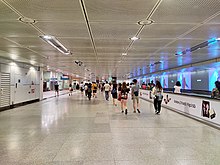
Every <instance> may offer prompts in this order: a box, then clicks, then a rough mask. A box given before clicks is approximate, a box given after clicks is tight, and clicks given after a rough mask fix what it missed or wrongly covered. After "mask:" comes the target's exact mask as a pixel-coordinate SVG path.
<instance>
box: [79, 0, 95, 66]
mask: <svg viewBox="0 0 220 165" xmlns="http://www.w3.org/2000/svg"><path fill="white" fill-rule="evenodd" d="M79 1H80V5H81V8H82V11H83V16H84V18H85V21H86V25H87V29H88V31H89V36H90V39H91V43H92V46H93V50H94V52H95V56H96V62H97V64H99V59H98V55H97V51H96V45H95V41H94V37H93V33H92V29H91V26H90V23H89V19H88V14H87V12H86V7H85V3H84V1H83V0H79Z"/></svg>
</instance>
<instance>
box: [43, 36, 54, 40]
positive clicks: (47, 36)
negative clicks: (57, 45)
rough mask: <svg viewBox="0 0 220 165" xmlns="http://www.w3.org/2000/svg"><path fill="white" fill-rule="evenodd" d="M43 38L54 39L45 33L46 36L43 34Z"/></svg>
mask: <svg viewBox="0 0 220 165" xmlns="http://www.w3.org/2000/svg"><path fill="white" fill-rule="evenodd" d="M43 38H44V39H46V40H50V39H52V36H48V35H45V36H43Z"/></svg>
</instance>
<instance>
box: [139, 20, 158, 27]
mask: <svg viewBox="0 0 220 165" xmlns="http://www.w3.org/2000/svg"><path fill="white" fill-rule="evenodd" d="M152 23H154V21H153V20H151V19H148V20H141V21H138V22H137V24H138V25H141V26H142V25H151V24H152Z"/></svg>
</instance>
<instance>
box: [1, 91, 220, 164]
mask: <svg viewBox="0 0 220 165" xmlns="http://www.w3.org/2000/svg"><path fill="white" fill-rule="evenodd" d="M128 107H129V108H128V109H129V113H128V115H127V116H126V115H124V114H121V112H120V108H119V106H118V107H114V106H113V105H112V102H111V100H110V101H105V100H104V97H103V95H102V94H99V95H98V98H97V99H95V100H94V99H92V100H91V101H89V100H87V99H86V98H85V96H82V95H81V93H74V94H73V96H68V95H62V96H59V97H56V98H55V97H54V98H51V99H47V100H44V101H41V102H38V103H34V104H30V105H26V106H22V107H19V108H15V109H12V110H8V111H4V112H1V113H0V164H2V165H8V164H11V165H16V164H19V165H30V164H36V165H44V164H45V165H54V164H55V165H65V164H67V165H68V164H69V165H74V164H76V165H94V164H95V165H96V164H98V165H121V164H123V165H133V164H134V165H219V164H220V140H219V139H220V131H219V130H217V129H214V128H212V127H209V126H207V125H204V124H202V123H199V122H197V121H194V120H192V119H190V118H187V117H184V116H182V115H179V114H177V113H175V112H172V111H170V110H167V109H162V113H161V115H154V110H153V106H152V104H151V103H148V102H146V101H143V100H142V101H141V110H142V113H141V114H133V113H132V111H133V110H132V105H131V101H129V104H128Z"/></svg>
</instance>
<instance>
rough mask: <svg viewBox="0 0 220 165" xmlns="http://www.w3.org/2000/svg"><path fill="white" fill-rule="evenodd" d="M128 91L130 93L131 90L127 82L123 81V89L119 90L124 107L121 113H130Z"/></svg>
mask: <svg viewBox="0 0 220 165" xmlns="http://www.w3.org/2000/svg"><path fill="white" fill-rule="evenodd" d="M128 93H129V90H128V88H127V85H126V83H125V82H123V83H122V88H121V91H120V92H119V98H120V100H121V106H122V107H121V108H122V111H121V113H124V112H125V115H127V114H128V109H127V100H128Z"/></svg>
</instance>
